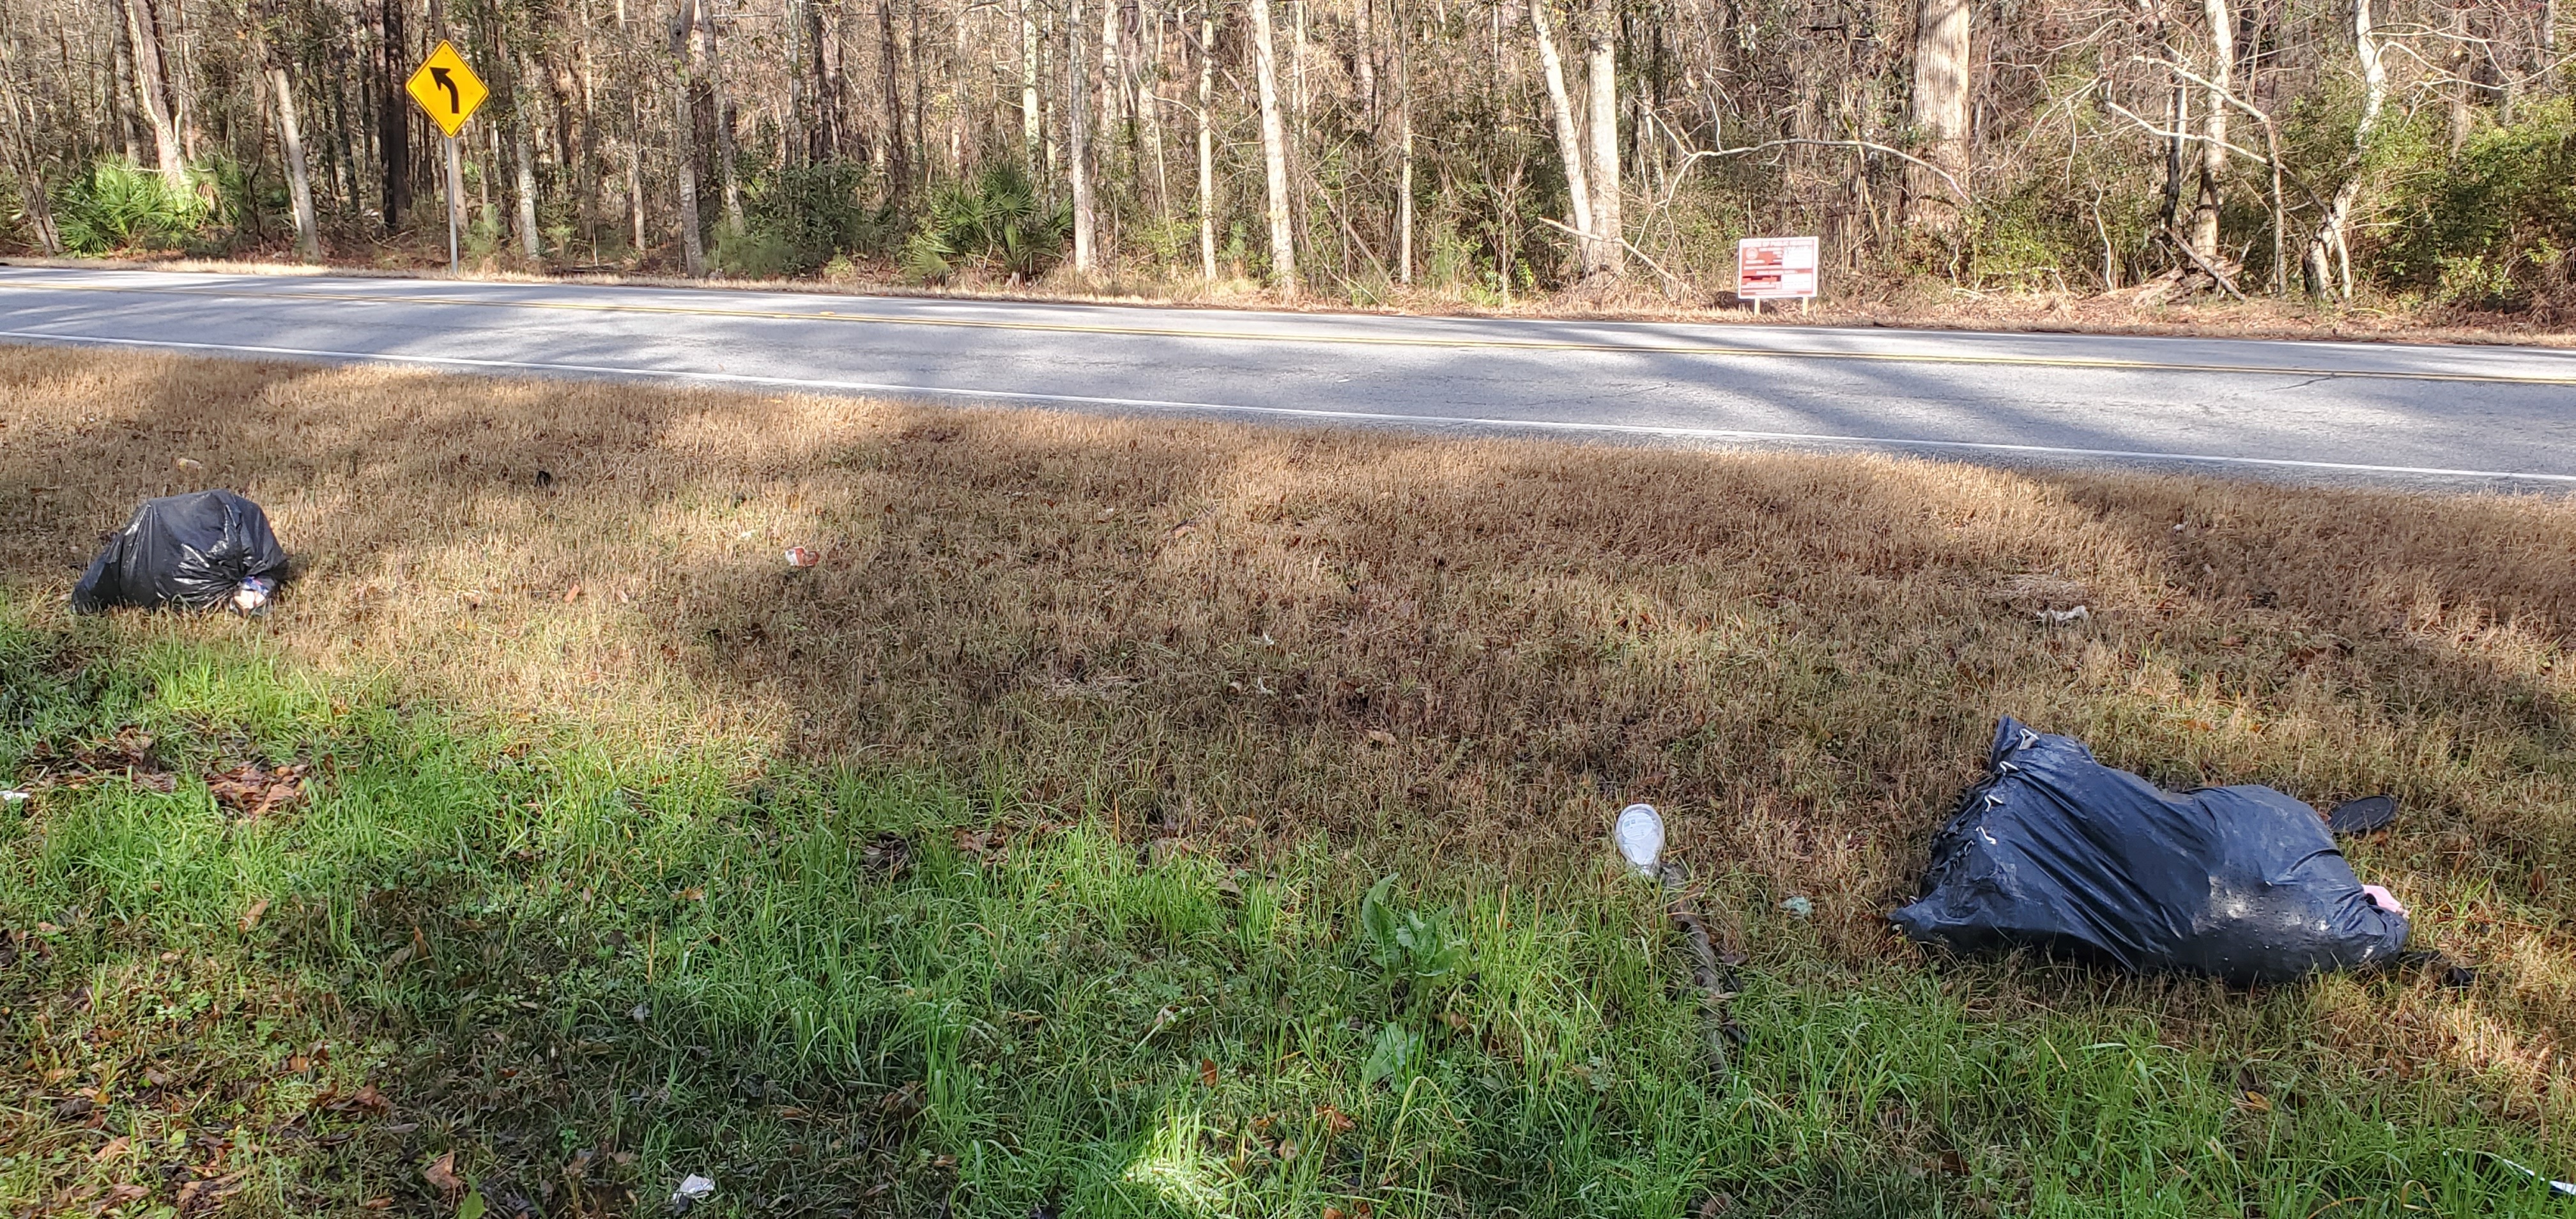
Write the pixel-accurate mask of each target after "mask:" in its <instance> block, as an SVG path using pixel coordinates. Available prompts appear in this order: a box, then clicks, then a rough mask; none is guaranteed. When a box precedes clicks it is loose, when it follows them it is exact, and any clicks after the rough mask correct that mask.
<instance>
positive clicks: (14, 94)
mask: <svg viewBox="0 0 2576 1219" xmlns="http://www.w3.org/2000/svg"><path fill="white" fill-rule="evenodd" d="M14 42H15V40H14V39H13V38H12V37H11V36H10V34H9V33H8V31H6V30H0V103H6V104H7V108H6V109H5V110H0V126H6V127H8V128H9V130H10V133H11V134H12V135H14V136H15V137H17V138H15V139H11V140H10V141H9V145H8V151H9V156H10V159H11V160H13V161H15V162H17V165H16V169H17V172H16V173H15V174H13V175H11V176H13V177H15V178H17V179H18V194H19V199H20V206H21V207H22V208H23V209H24V210H25V213H26V217H27V225H28V227H29V228H32V229H34V230H35V233H36V248H37V249H38V250H40V251H43V252H44V253H46V254H60V253H62V252H63V240H62V235H61V234H60V233H59V232H57V231H56V230H55V228H54V212H53V207H52V203H51V201H50V200H48V199H47V198H46V197H45V175H44V159H43V158H42V157H41V156H39V155H38V154H37V152H36V108H35V106H34V105H33V104H32V103H29V104H25V105H24V106H23V107H22V104H21V103H23V102H24V101H25V99H24V97H23V96H22V95H21V91H20V89H19V86H18V61H17V54H16V52H15V51H14V50H13V46H14ZM22 109H23V111H24V113H23V114H22V113H21V111H22Z"/></svg>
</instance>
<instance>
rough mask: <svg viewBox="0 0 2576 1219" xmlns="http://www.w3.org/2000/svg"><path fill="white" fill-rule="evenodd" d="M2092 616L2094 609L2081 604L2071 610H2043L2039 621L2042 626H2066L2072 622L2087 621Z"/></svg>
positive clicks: (2040, 612)
mask: <svg viewBox="0 0 2576 1219" xmlns="http://www.w3.org/2000/svg"><path fill="white" fill-rule="evenodd" d="M2092 616H2093V611H2091V610H2089V609H2086V608H2084V607H2083V606H2081V605H2079V606H2076V607H2075V608H2074V609H2071V610H2041V611H2039V622H2040V625H2042V626H2065V625H2066V624H2068V623H2070V622H2082V621H2085V620H2086V619H2088V618H2091V617H2092Z"/></svg>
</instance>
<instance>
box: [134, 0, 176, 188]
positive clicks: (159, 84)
mask: <svg viewBox="0 0 2576 1219" xmlns="http://www.w3.org/2000/svg"><path fill="white" fill-rule="evenodd" d="M121 4H122V7H123V8H124V10H125V11H124V17H125V21H126V35H127V37H129V38H131V39H132V40H133V43H134V87H135V91H136V92H137V93H140V94H141V95H142V101H143V116H144V120H145V121H146V122H147V123H149V124H150V125H151V128H152V155H153V164H154V165H155V166H157V167H158V168H159V169H160V171H161V178H162V180H163V181H164V182H167V183H168V184H169V186H170V189H172V190H174V191H177V190H185V189H187V187H188V163H187V159H186V157H184V156H183V155H181V153H180V151H179V121H178V119H177V117H176V116H175V114H174V112H173V110H172V108H171V106H172V103H171V94H170V69H169V65H168V60H167V57H166V56H164V55H163V54H162V48H161V27H160V22H159V21H158V20H157V19H156V18H155V17H154V16H153V13H152V0H121Z"/></svg>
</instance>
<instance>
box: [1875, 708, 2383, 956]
mask: <svg viewBox="0 0 2576 1219" xmlns="http://www.w3.org/2000/svg"><path fill="white" fill-rule="evenodd" d="M1987 766H1988V768H1989V771H1990V773H1989V775H1988V777H1987V778H1986V779H1985V780H1984V781H1983V782H1980V783H1979V784H1977V785H1976V786H1975V787H1972V788H1970V789H1968V794H1967V796H1966V797H1965V798H1964V799H1963V800H1961V801H1960V805H1959V811H1958V812H1957V813H1956V814H1955V815H1953V816H1952V817H1951V819H1950V823H1949V824H1948V825H1946V826H1943V827H1942V828H1941V831H1940V833H1938V834H1936V835H1934V836H1933V839H1932V866H1931V867H1930V868H1929V869H1927V870H1926V871H1925V873H1924V877H1923V898H1922V900H1920V901H1917V902H1915V903H1914V904H1913V905H1910V906H1907V907H1905V908H1903V909H1901V910H1898V911H1896V912H1894V913H1893V914H1890V915H1889V916H1888V918H1889V919H1890V920H1891V921H1893V922H1894V923H1895V924H1896V925H1897V926H1898V927H1899V928H1901V929H1903V930H1904V932H1905V934H1906V935H1907V936H1909V937H1911V938H1913V939H1915V940H1917V941H1922V942H1927V943H1940V944H1947V945H1949V946H1951V947H1953V948H1956V949H1960V950H1963V951H1979V950H1985V949H1995V948H2010V947H2016V946H2030V947H2036V948H2040V949H2043V950H2046V951H2049V952H2052V953H2056V954H2060V955H2065V956H2072V957H2078V958H2089V959H2095V960H2102V961H2108V962H2110V963H2112V964H2115V965H2118V966H2120V967H2121V968H2123V969H2127V970H2130V971H2132V972H2135V973H2164V972H2190V973H2203V974H2211V975H2215V976H2217V977H2221V978H2225V979H2227V980H2229V981H2231V982H2238V983H2248V982H2280V981H2287V980H2290V979H2293V978H2298V977H2301V976H2304V975H2306V974H2309V973H2313V972H2317V971H2321V970H2336V969H2359V968H2364V967H2367V966H2371V965H2378V964H2383V963H2386V962H2390V961H2393V960H2395V959H2396V957H2397V955H2398V951H2399V950H2400V949H2401V948H2403V947H2404V946H2405V944H2406V930H2407V924H2406V916H2405V915H2402V914H2398V913H2395V912H2393V911H2388V910H2383V909H2381V908H2380V907H2379V905H2378V904H2377V903H2375V902H2373V901H2372V900H2371V899H2370V897H2369V896H2368V895H2367V894H2364V893H2363V892H2362V889H2361V882H2360V881H2358V880H2356V879H2354V877H2353V874H2352V866H2351V865H2349V864H2347V863H2345V862H2344V858H2343V852H2341V851H2338V850H2336V849H2335V844H2334V838H2333V836H2332V835H2331V834H2330V833H2328V831H2327V829H2326V824H2325V821H2324V820H2323V819H2322V818H2320V817H2318V816H2317V811H2316V810H2315V809H2312V808H2310V807H2308V806H2307V805H2305V804H2302V803H2300V802H2299V801H2297V800H2293V799H2291V798H2290V797H2288V796H2285V795H2283V794H2281V793H2280V792H2277V791H2274V790H2272V789H2271V788H2268V787H2205V788H2201V789H2200V790H2198V791H2192V792H2186V793H2183V794H2182V795H2178V796H2177V795H2171V794H2168V793H2166V792H2163V791H2160V790H2158V789H2157V788H2156V787H2155V785H2154V784H2151V783H2149V782H2147V781H2146V780H2144V779H2141V778H2139V777H2138V776H2136V775H2133V774H2130V773H2128V772H2127V771H2123V770H2113V769H2112V768H2110V767H2108V766H2104V765H2102V764H2101V763H2100V762H2097V761H2095V760H2094V758H2093V751H2092V750H2090V749H2087V748H2085V746H2084V743H2083V742H2081V741H2077V740H2075V739H2073V738H2071V737H2062V736H2047V735H2043V734H2041V733H2037V732H2033V731H2031V730H2030V729H2028V728H2025V727H2023V726H2022V725H2021V724H2020V723H2018V722H2016V721H2014V720H2012V719H2010V718H2006V719H2005V720H2004V721H2003V722H2002V723H2001V724H1998V725H1997V726H1996V728H1995V744H1994V750H1993V752H1992V753H1991V754H1990V755H1989V756H1988V758H1987Z"/></svg>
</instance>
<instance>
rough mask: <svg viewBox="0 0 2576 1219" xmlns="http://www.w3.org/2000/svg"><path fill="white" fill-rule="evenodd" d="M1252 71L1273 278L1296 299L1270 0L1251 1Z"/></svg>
mask: <svg viewBox="0 0 2576 1219" xmlns="http://www.w3.org/2000/svg"><path fill="white" fill-rule="evenodd" d="M1250 7H1251V9H1252V68H1253V75H1254V76H1255V77H1256V78H1258V81H1259V84H1260V86H1261V159H1262V165H1263V169H1264V184H1265V186H1266V187H1267V188H1268V192H1269V202H1270V274H1271V279H1272V280H1273V281H1274V282H1275V283H1277V284H1278V285H1279V290H1280V291H1281V292H1282V293H1285V294H1286V295H1289V296H1295V295H1297V243H1296V238H1295V234H1294V233H1293V232H1292V231H1291V230H1290V228H1289V217H1288V135H1287V132H1286V130H1285V128H1284V125H1283V124H1282V123H1281V121H1280V114H1279V52H1278V47H1277V45H1276V43H1275V42H1274V41H1273V39H1272V38H1271V36H1270V0H1250Z"/></svg>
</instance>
